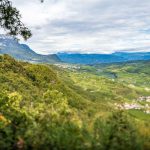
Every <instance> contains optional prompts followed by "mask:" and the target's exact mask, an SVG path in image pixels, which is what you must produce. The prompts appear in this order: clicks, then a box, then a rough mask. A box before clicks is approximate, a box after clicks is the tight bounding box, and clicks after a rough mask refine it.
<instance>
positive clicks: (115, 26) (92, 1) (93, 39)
mask: <svg viewBox="0 0 150 150" xmlns="http://www.w3.org/2000/svg"><path fill="white" fill-rule="evenodd" d="M12 2H13V6H15V7H17V8H18V9H19V10H20V13H21V15H22V21H23V22H24V23H25V25H26V26H27V27H29V28H30V29H31V31H32V33H33V36H32V38H30V39H29V40H28V41H27V42H26V44H28V45H29V46H30V47H31V48H32V49H33V50H35V51H36V52H37V53H40V54H51V53H57V52H80V53H113V52H115V51H132V52H133V51H139V52H140V51H150V0H45V2H44V3H40V0H25V1H23V0H12ZM21 42H23V43H25V42H24V41H21Z"/></svg>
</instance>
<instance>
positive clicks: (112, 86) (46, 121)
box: [0, 55, 150, 150]
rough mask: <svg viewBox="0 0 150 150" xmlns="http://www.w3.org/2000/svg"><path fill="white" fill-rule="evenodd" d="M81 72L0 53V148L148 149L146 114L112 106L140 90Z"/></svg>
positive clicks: (147, 120) (149, 128) (8, 149)
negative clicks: (17, 58)
mask: <svg viewBox="0 0 150 150" xmlns="http://www.w3.org/2000/svg"><path fill="white" fill-rule="evenodd" d="M86 68H87V67H86ZM105 69H106V68H105ZM82 71H83V68H82V69H80V70H70V69H62V68H60V67H58V66H54V65H46V64H30V63H27V62H21V61H17V60H15V59H14V58H12V57H10V56H9V55H1V56H0V149H2V150H3V149H4V150H10V149H25V150H26V149H33V150H38V149H39V150H41V149H44V150H49V149H52V150H53V149H54V150H61V149H62V150H63V149H64V150H67V149H68V150H73V149H74V150H76V149H80V150H84V149H85V150H87V149H89V150H90V149H91V150H93V149H94V150H126V149H129V150H133V149H136V150H138V149H139V150H142V149H144V150H148V149H149V147H150V142H149V141H150V132H149V131H150V125H149V121H150V116H149V114H146V113H144V112H142V111H141V110H139V111H138V110H137V111H136V110H123V109H119V108H116V107H115V103H118V104H122V103H123V102H125V101H126V102H129V101H132V100H133V99H136V98H138V97H139V96H140V95H141V94H142V93H143V91H144V90H143V89H142V88H131V87H130V86H127V84H125V83H122V82H120V81H112V79H109V78H106V77H104V76H100V75H95V73H94V74H93V73H91V72H89V71H85V67H84V72H82ZM81 79H82V82H81ZM79 81H80V82H79ZM127 93H128V94H127ZM148 94H149V92H146V91H145V93H144V95H148Z"/></svg>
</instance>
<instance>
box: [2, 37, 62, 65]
mask: <svg viewBox="0 0 150 150" xmlns="http://www.w3.org/2000/svg"><path fill="white" fill-rule="evenodd" d="M0 54H9V55H11V56H12V57H14V58H16V59H18V60H23V61H29V62H33V63H57V62H60V59H59V58H58V57H57V55H55V54H52V55H40V54H37V53H35V52H34V51H33V50H31V49H30V48H29V46H28V45H25V44H20V43H18V41H17V40H14V39H13V38H12V37H10V36H5V35H0Z"/></svg>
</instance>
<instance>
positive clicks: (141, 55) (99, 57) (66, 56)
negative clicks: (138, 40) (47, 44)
mask: <svg viewBox="0 0 150 150" xmlns="http://www.w3.org/2000/svg"><path fill="white" fill-rule="evenodd" d="M57 55H58V57H59V58H60V59H61V60H62V61H63V62H66V63H73V64H100V63H113V62H126V61H135V60H150V52H134V53H129V52H115V53H112V54H78V53H72V54H70V53H58V54H57Z"/></svg>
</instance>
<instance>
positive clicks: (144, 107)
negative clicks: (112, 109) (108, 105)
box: [115, 103, 150, 114]
mask: <svg viewBox="0 0 150 150" xmlns="http://www.w3.org/2000/svg"><path fill="white" fill-rule="evenodd" d="M115 106H116V108H118V109H124V110H130V109H136V110H143V112H145V113H146V114H150V105H149V104H145V105H141V104H137V103H124V104H117V103H116V104H115Z"/></svg>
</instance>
